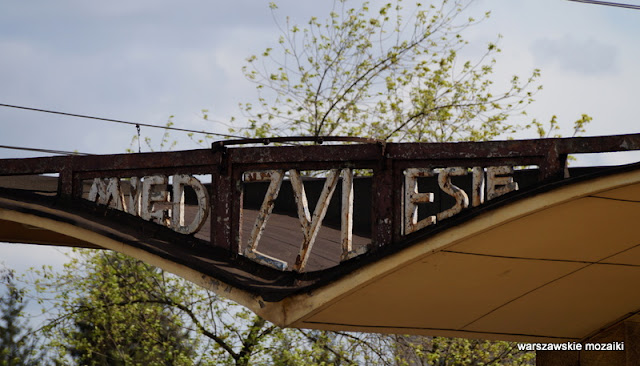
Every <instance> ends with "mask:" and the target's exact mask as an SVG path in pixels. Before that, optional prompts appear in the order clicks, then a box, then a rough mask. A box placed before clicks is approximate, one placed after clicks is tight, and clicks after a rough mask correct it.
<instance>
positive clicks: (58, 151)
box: [0, 145, 93, 155]
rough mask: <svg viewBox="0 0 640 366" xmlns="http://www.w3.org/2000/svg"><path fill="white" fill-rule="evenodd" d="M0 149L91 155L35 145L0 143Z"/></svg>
mask: <svg viewBox="0 0 640 366" xmlns="http://www.w3.org/2000/svg"><path fill="white" fill-rule="evenodd" d="M0 149H11V150H24V151H36V152H43V153H49V154H57V155H93V154H88V153H82V152H78V151H64V150H50V149H40V148H35V147H22V146H8V145H0Z"/></svg>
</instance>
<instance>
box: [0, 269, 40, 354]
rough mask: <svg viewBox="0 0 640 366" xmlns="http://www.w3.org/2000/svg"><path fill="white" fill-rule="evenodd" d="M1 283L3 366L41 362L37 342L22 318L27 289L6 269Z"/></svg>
mask: <svg viewBox="0 0 640 366" xmlns="http://www.w3.org/2000/svg"><path fill="white" fill-rule="evenodd" d="M0 283H2V284H4V287H5V289H4V291H3V293H2V297H0V366H31V365H34V366H35V365H40V364H41V363H40V356H41V354H40V352H39V351H38V345H37V343H36V340H35V339H34V338H33V333H32V330H31V328H30V327H29V326H28V325H27V322H26V319H24V318H23V311H24V308H25V307H26V303H25V302H24V301H23V300H24V290H23V289H21V288H20V287H18V286H17V284H16V282H15V280H14V272H13V271H12V270H8V269H6V268H2V269H0Z"/></svg>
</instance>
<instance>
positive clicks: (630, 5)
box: [569, 0, 640, 10]
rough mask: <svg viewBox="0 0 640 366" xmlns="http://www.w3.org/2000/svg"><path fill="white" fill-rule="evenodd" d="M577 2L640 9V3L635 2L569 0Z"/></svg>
mask: <svg viewBox="0 0 640 366" xmlns="http://www.w3.org/2000/svg"><path fill="white" fill-rule="evenodd" d="M569 1H573V2H576V3H585V4H595V5H606V6H615V7H618V8H627V9H635V10H640V5H633V4H621V3H612V2H608V1H597V0H569Z"/></svg>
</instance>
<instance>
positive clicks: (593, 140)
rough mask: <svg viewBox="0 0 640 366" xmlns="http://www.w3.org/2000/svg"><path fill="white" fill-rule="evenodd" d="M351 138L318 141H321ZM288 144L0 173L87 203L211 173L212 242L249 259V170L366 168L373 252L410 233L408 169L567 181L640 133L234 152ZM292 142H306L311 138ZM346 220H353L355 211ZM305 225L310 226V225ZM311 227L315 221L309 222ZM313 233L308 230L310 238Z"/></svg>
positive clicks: (16, 165)
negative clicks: (129, 188) (531, 171)
mask: <svg viewBox="0 0 640 366" xmlns="http://www.w3.org/2000/svg"><path fill="white" fill-rule="evenodd" d="M289 140H291V139H289ZM346 140H348V139H344V138H324V140H322V141H318V139H311V141H313V142H315V143H319V142H323V141H338V142H345V141H346ZM287 141H288V140H287V139H285V138H276V139H259V140H255V139H248V140H240V141H223V142H217V143H214V144H213V145H212V148H211V149H199V150H191V151H177V152H158V153H136V154H116V155H91V156H61V157H42V158H24V159H2V160H0V175H31V174H47V173H58V174H59V177H58V195H59V196H60V197H61V198H64V199H81V197H82V184H83V181H86V180H92V179H95V178H130V177H142V176H151V175H159V174H162V175H178V174H184V175H210V176H211V180H212V184H211V187H215V188H212V189H211V191H210V192H209V196H210V203H209V204H210V207H209V209H210V214H209V220H210V223H211V236H210V237H211V245H213V246H215V247H219V248H223V249H225V250H227V251H229V252H231V253H233V254H234V255H242V254H243V253H241V250H240V248H241V245H240V243H241V232H240V223H241V220H242V195H243V192H242V182H243V177H244V174H245V173H247V172H256V171H258V172H260V171H264V172H274V171H282V172H286V171H291V172H297V171H303V170H305V171H306V170H324V171H333V172H338V173H337V174H339V172H340V171H352V170H355V169H367V170H370V171H372V172H373V176H374V177H375V179H373V187H372V197H371V202H372V206H371V207H372V212H371V219H372V220H371V222H372V228H371V229H372V231H371V245H370V248H369V249H372V250H375V249H376V248H379V247H383V246H385V245H388V244H391V243H393V242H396V241H399V240H402V238H403V237H404V236H405V235H406V234H405V230H404V229H403V225H404V216H406V215H407V214H406V212H403V207H404V206H405V204H403V202H404V199H405V197H404V193H403V189H404V186H405V184H406V183H405V176H404V175H405V172H406V171H407V170H408V169H434V168H450V167H465V168H469V169H470V168H476V167H477V168H480V169H484V168H487V167H501V166H507V167H513V166H530V165H534V166H537V167H538V169H539V173H538V181H539V182H541V183H542V182H549V181H554V180H561V179H563V178H567V177H568V169H567V156H568V155H569V154H581V153H602V152H615V151H630V150H640V134H630V135H615V136H598V137H577V138H555V139H536V140H511V141H489V142H458V143H383V142H380V141H374V140H368V139H362V141H357V142H358V143H351V144H344V145H318V144H316V145H301V146H259V147H231V146H236V145H241V144H244V143H254V144H255V143H262V144H266V143H271V142H278V143H284V142H287ZM293 141H296V142H304V141H309V138H298V139H293ZM451 171H452V172H453V171H454V170H451ZM292 174H294V175H295V173H292ZM456 174H458V173H456ZM334 175H335V174H334ZM343 179H345V178H343ZM332 184H333V183H332ZM442 184H443V185H446V184H447V182H446V181H443V183H442ZM334 187H335V185H334ZM272 193H273V192H272ZM343 194H345V192H344V191H343ZM347 194H348V193H347ZM346 199H348V198H346ZM467 204H468V203H467ZM346 217H347V220H348V213H347V214H346ZM301 220H302V218H301ZM301 223H302V225H303V226H305V222H304V220H303V221H301ZM310 223H311V219H310V218H309V219H308V221H307V222H306V225H310ZM309 230H311V229H309ZM312 234H313V233H312V231H309V235H312ZM256 235H259V233H256ZM305 236H306V234H305ZM307 239H308V238H307ZM307 241H308V240H307ZM342 241H343V244H342V245H343V247H344V248H348V246H349V245H348V240H347V239H344V238H343V239H342ZM256 243H257V242H256ZM308 244H309V243H306V245H307V246H308ZM254 249H255V248H254ZM348 251H349V249H347V252H346V253H347V254H345V253H344V252H343V258H342V259H343V260H346V259H348V258H349V257H350V255H349V254H348ZM244 254H247V253H244ZM307 255H308V253H307V252H305V251H304V249H303V250H301V253H300V256H299V258H298V261H296V263H295V264H294V266H293V268H294V270H295V271H304V262H305V256H307ZM249 256H250V255H249ZM261 262H262V263H264V261H261ZM265 264H268V263H265ZM275 266H276V267H277V268H280V269H284V268H285V267H284V266H282V265H279V266H278V265H275Z"/></svg>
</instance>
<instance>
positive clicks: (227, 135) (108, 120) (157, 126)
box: [0, 103, 244, 138]
mask: <svg viewBox="0 0 640 366" xmlns="http://www.w3.org/2000/svg"><path fill="white" fill-rule="evenodd" d="M0 107H7V108H16V109H24V110H27V111H34V112H43V113H51V114H59V115H62V116H69V117H78V118H87V119H94V120H98V121H105V122H112V123H121V124H126V125H132V126H144V127H151V128H161V129H163V130H172V131H181V132H190V133H199V134H203V135H214V136H222V137H232V138H244V137H243V136H235V135H229V134H224V133H217V132H207V131H198V130H190V129H187V128H179V127H172V126H159V125H152V124H149V123H140V122H130V121H122V120H118V119H111V118H103V117H95V116H87V115H84V114H76V113H67V112H59V111H52V110H47V109H41V108H31V107H23V106H19V105H11V104H2V103H0Z"/></svg>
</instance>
